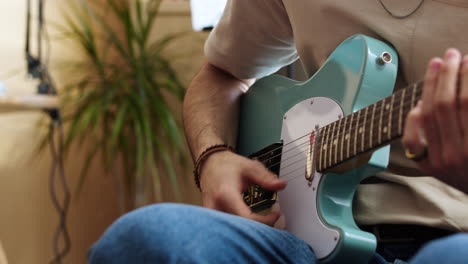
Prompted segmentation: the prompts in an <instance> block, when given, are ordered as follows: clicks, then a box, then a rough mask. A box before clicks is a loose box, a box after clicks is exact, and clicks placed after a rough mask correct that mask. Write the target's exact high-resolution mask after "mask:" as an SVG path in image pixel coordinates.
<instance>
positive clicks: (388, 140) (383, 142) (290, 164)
mask: <svg viewBox="0 0 468 264" xmlns="http://www.w3.org/2000/svg"><path fill="white" fill-rule="evenodd" d="M367 139H369V138H367ZM390 141H391V140H390V139H387V140H384V141H382V142H381V144H387V143H389V142H390ZM377 147H379V146H376V148H377ZM367 151H370V150H367ZM367 151H361V150H360V151H358V152H357V153H353V155H352V156H356V155H358V154H362V153H364V152H367ZM305 152H307V151H299V152H298V153H296V154H295V156H298V155H300V154H303V153H305ZM351 158H352V157H347V158H346V159H343V160H341V161H339V162H338V163H341V162H344V161H346V160H349V159H351ZM306 161H307V157H305V158H303V159H301V160H296V161H294V162H291V163H289V164H287V165H285V166H284V167H282V168H281V169H284V168H286V167H290V166H292V165H294V164H297V163H300V162H306ZM279 164H281V162H277V163H275V164H272V165H271V166H268V167H267V168H268V169H271V168H272V167H275V166H277V165H279ZM335 165H337V164H335ZM335 165H334V166H335ZM332 167H333V166H332ZM302 168H303V167H300V168H298V169H302ZM298 169H296V170H294V171H291V172H288V173H286V174H281V177H285V176H287V175H289V174H291V173H293V172H295V171H297V170H298Z"/></svg>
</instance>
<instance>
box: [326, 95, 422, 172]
mask: <svg viewBox="0 0 468 264" xmlns="http://www.w3.org/2000/svg"><path fill="white" fill-rule="evenodd" d="M403 91H406V90H403ZM398 92H402V91H401V90H400V91H397V92H396V93H398ZM396 93H395V94H394V95H396ZM417 94H418V90H417V89H415V90H413V94H412V96H413V102H414V98H415V97H416V96H417ZM395 97H396V96H395ZM395 97H393V98H392V101H393V104H394V105H397V104H398V103H399V101H398V100H397V99H395ZM408 99H409V98H408ZM385 101H386V99H383V100H382V103H381V104H378V102H376V103H374V104H373V105H374V108H373V111H372V116H373V118H371V121H367V120H366V121H365V122H366V125H367V122H370V123H371V127H372V129H371V132H370V133H371V134H373V133H374V132H375V131H374V130H375V129H374V127H373V120H374V119H375V112H376V111H380V112H381V113H380V116H379V117H380V119H383V118H385V120H386V115H385V113H384V111H383V110H384V109H383V107H386V106H384V104H385ZM408 103H410V102H408ZM401 105H405V103H404V102H400V108H397V109H396V110H397V111H401V112H402V113H401V118H403V115H404V114H403V112H405V113H406V111H404V107H401ZM368 107H372V105H370V106H368ZM390 107H391V108H392V112H391V115H392V118H393V114H395V115H397V113H393V111H395V109H393V106H390ZM402 109H403V110H402ZM362 110H364V109H361V110H360V111H362ZM367 111H368V110H367ZM354 114H355V113H353V114H352V115H351V122H350V125H349V128H348V129H347V130H349V131H351V132H352V131H355V129H356V128H357V126H359V125H361V123H360V122H359V121H360V119H359V120H357V122H353V121H354ZM359 114H360V113H359V112H358V116H359ZM348 116H349V115H348ZM389 121H390V122H391V121H392V120H389ZM395 121H396V120H395ZM337 122H340V121H337ZM346 122H347V119H346ZM382 122H383V121H382ZM385 122H388V121H387V120H386V121H385ZM354 124H356V126H354ZM335 125H336V124H332V126H335ZM340 126H341V125H340ZM388 129H389V130H390V131H391V130H392V129H391V127H390V128H388ZM327 130H328V131H327V138H328V139H327V140H326V143H328V144H331V143H333V140H334V139H335V138H334V137H333V135H332V136H330V135H329V132H330V128H327ZM345 130H346V126H345V127H344V128H343V131H345ZM379 132H380V134H382V131H381V125H380V127H379ZM337 133H339V131H338V132H337ZM332 134H333V131H332ZM343 137H344V139H346V134H344V135H343ZM355 138H356V135H355ZM330 139H333V140H330ZM350 139H352V134H351V137H350ZM372 139H373V137H370V138H369V142H370V145H369V146H370V147H372V143H373V142H372ZM356 140H357V139H356ZM322 141H323V138H322ZM379 141H382V139H381V138H380V140H379ZM354 143H355V144H356V142H354ZM350 144H351V140H350V141H349V142H348V146H347V147H348V149H349V147H350ZM328 147H330V145H329V146H328ZM343 147H344V146H343ZM355 147H356V146H355ZM327 151H330V152H331V151H332V150H327ZM348 151H349V150H348ZM355 152H356V153H357V150H355ZM327 154H328V153H327ZM329 155H332V153H330V154H329ZM348 156H349V155H348ZM326 158H328V159H329V160H331V156H327V157H324V159H326ZM330 163H331V162H330Z"/></svg>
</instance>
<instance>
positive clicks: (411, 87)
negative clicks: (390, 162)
mask: <svg viewBox="0 0 468 264" xmlns="http://www.w3.org/2000/svg"><path fill="white" fill-rule="evenodd" d="M422 82H423V81H417V82H415V83H413V84H412V85H409V86H406V87H405V88H403V89H400V90H398V91H396V92H395V93H394V94H393V95H399V94H400V93H401V92H402V91H403V90H411V89H416V90H417V91H416V93H420V92H421V91H420V90H421V89H420V88H421V87H420V86H419V85H421V84H422ZM393 95H392V96H393ZM390 97H391V96H389V97H386V98H390ZM400 97H401V96H400ZM386 98H384V99H386ZM406 98H407V97H405V98H403V100H406ZM384 99H382V100H384ZM382 100H380V101H378V102H375V103H373V104H371V105H368V106H366V107H371V106H372V105H376V106H375V108H376V109H375V110H374V111H376V110H381V109H380V107H382V104H380V106H379V104H378V103H379V102H381V101H382ZM401 100H402V98H398V99H396V102H398V103H399V102H400V101H401ZM394 104H395V103H394ZM410 104H411V101H410ZM407 105H408V104H407V102H405V103H404V105H403V108H404V107H405V106H407ZM400 108H401V107H400ZM364 109H365V107H364V108H362V109H360V110H359V111H361V110H364ZM396 109H398V108H396ZM394 111H395V110H394ZM357 112H358V111H357ZM357 112H354V113H351V114H350V115H347V116H346V117H344V118H348V117H349V116H351V115H353V114H355V113H357ZM372 121H373V120H369V121H368V122H366V124H368V123H369V122H372ZM334 122H337V121H334ZM331 124H333V122H332V123H330V124H328V125H331ZM328 125H326V126H323V127H321V128H319V129H317V132H319V133H318V134H319V135H320V132H321V130H322V129H323V128H325V127H327V126H328ZM353 128H356V127H353ZM313 132H315V131H313ZM313 132H308V133H307V134H305V135H303V136H301V137H299V138H296V139H295V140H293V141H291V142H289V143H287V144H285V145H283V146H280V147H277V148H274V149H272V150H270V151H268V152H266V153H264V154H262V155H260V156H258V157H255V158H257V159H259V158H261V157H264V156H267V155H270V154H271V153H273V152H275V151H277V150H280V149H282V148H285V147H286V146H288V145H291V144H293V143H295V142H296V141H298V140H300V139H302V138H304V137H307V136H310V135H311V134H312V133H313ZM328 143H329V142H328ZM293 148H294V147H293ZM288 151H289V150H288ZM285 152H287V151H284V152H283V153H285ZM270 159H271V158H270ZM268 160H269V159H266V161H268Z"/></svg>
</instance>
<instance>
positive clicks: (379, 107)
mask: <svg viewBox="0 0 468 264" xmlns="http://www.w3.org/2000/svg"><path fill="white" fill-rule="evenodd" d="M408 99H409V98H408ZM395 101H397V100H395ZM379 102H380V101H379ZM397 103H398V102H396V103H394V104H397ZM409 103H410V102H409V101H407V102H406V103H404V104H403V105H404V106H405V105H408V104H409ZM381 106H382V104H374V107H375V110H373V112H377V111H381V109H382V108H381ZM370 107H372V105H370ZM403 109H404V107H403ZM360 111H364V109H361V110H360ZM392 111H393V112H395V111H399V109H393V110H392ZM406 112H407V111H406V110H403V114H402V115H403V116H404V115H405V113H406ZM354 114H356V113H354ZM393 115H395V116H396V115H397V113H392V118H393ZM349 116H352V118H353V119H354V115H348V116H347V117H349ZM387 118H388V117H387V113H386V112H384V113H383V120H385V122H387ZM360 119H361V118H360ZM374 119H375V118H374ZM353 121H354V120H353ZM369 123H372V120H371V121H366V125H368V124H369ZM353 124H356V126H357V125H358V123H356V122H354V123H352V124H350V127H349V128H347V130H351V131H352V130H355V129H356V126H353ZM359 125H361V124H360V123H359ZM377 130H378V127H377ZM373 131H374V132H377V131H376V129H375V128H373ZM351 138H352V137H351ZM326 143H329V142H326Z"/></svg>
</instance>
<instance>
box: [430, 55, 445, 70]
mask: <svg viewBox="0 0 468 264" xmlns="http://www.w3.org/2000/svg"><path fill="white" fill-rule="evenodd" d="M441 66H442V59H441V58H434V59H432V60H431V62H430V65H429V67H430V69H431V70H433V71H438V70H439V69H440V67H441Z"/></svg>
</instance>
